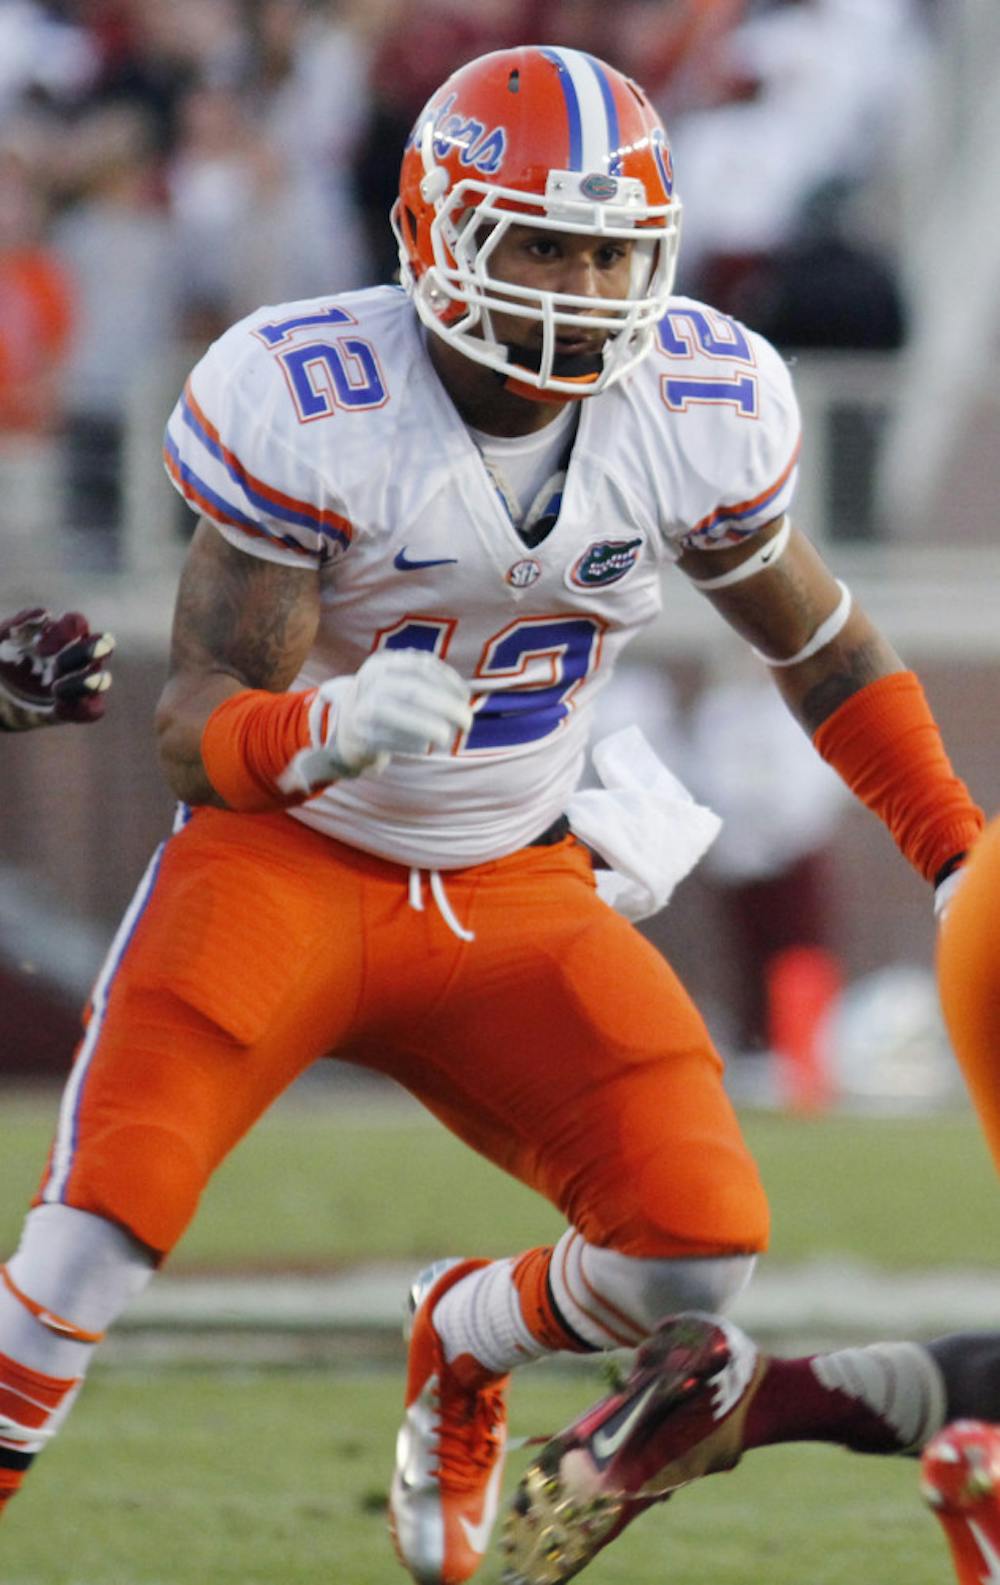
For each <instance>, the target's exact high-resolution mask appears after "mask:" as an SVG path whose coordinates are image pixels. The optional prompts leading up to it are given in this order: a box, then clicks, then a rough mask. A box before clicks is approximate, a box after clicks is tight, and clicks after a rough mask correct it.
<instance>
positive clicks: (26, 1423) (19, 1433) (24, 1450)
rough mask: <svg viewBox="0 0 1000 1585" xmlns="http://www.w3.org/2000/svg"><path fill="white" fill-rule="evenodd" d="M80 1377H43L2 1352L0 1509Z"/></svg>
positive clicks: (0, 1367) (0, 1359)
mask: <svg viewBox="0 0 1000 1585" xmlns="http://www.w3.org/2000/svg"><path fill="white" fill-rule="evenodd" d="M79 1382H80V1378H79V1377H78V1376H69V1377H64V1376H43V1375H42V1373H41V1371H39V1370H32V1369H31V1368H30V1367H29V1366H27V1365H19V1364H18V1362H17V1360H16V1359H8V1358H7V1356H6V1355H5V1354H0V1512H2V1511H3V1509H4V1507H5V1506H6V1504H7V1503H8V1502H9V1501H10V1499H11V1497H13V1495H14V1493H15V1492H16V1491H17V1490H18V1489H19V1487H20V1485H21V1482H22V1481H23V1480H24V1477H25V1475H26V1474H27V1472H28V1470H29V1468H30V1467H31V1463H32V1461H33V1459H34V1457H35V1454H36V1453H37V1452H38V1451H39V1449H40V1447H41V1446H42V1444H43V1442H44V1440H45V1434H46V1432H47V1431H48V1429H49V1427H50V1426H51V1423H52V1420H53V1418H54V1416H55V1414H56V1412H57V1411H58V1410H59V1409H60V1408H61V1407H62V1405H63V1403H64V1402H65V1401H66V1398H67V1397H68V1395H69V1394H70V1393H71V1392H72V1391H73V1390H74V1388H75V1387H77V1386H78V1385H79Z"/></svg>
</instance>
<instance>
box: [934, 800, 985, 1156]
mask: <svg viewBox="0 0 1000 1585" xmlns="http://www.w3.org/2000/svg"><path fill="white" fill-rule="evenodd" d="M937 966H938V985H939V987H940V991H941V1005H942V1008H943V1009H944V1016H945V1022H946V1023H947V1025H948V1033H949V1035H950V1036H951V1043H952V1046H953V1047H954V1050H955V1055H956V1056H957V1057H958V1060H959V1063H960V1065H961V1068H962V1072H963V1073H964V1075H965V1082H966V1084H967V1085H968V1087H969V1092H970V1094H971V1096H972V1100H973V1104H974V1105H975V1107H976V1110H977V1112H978V1113H979V1120H980V1122H981V1123H982V1126H983V1132H984V1133H985V1135H986V1142H987V1144H988V1145H989V1148H990V1151H991V1152H992V1155H993V1160H994V1163H995V1164H996V1168H997V1171H998V1172H1000V817H997V818H995V819H994V820H992V821H991V822H990V824H989V825H988V826H987V827H986V830H985V831H984V832H983V834H982V836H981V837H980V838H979V840H978V841H977V843H976V845H975V847H974V848H973V850H972V854H971V856H970V858H969V862H968V864H967V865H966V867H965V871H964V873H963V875H962V880H961V883H960V885H959V887H958V890H957V891H956V893H955V896H954V898H953V900H952V902H951V905H950V906H949V908H948V912H947V914H946V916H945V918H944V920H943V921H942V923H941V928H940V932H939V935H938V955H937Z"/></svg>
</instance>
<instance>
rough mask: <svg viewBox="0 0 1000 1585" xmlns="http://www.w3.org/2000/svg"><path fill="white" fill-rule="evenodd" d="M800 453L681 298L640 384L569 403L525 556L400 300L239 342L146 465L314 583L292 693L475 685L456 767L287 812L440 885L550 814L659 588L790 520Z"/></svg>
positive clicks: (242, 542)
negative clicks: (385, 683) (691, 555)
mask: <svg viewBox="0 0 1000 1585" xmlns="http://www.w3.org/2000/svg"><path fill="white" fill-rule="evenodd" d="M798 445H799V416H798V409H797V405H796V401H795V396H794V393H793V391H792V386H791V381H790V379H789V375H788V371H787V369H786V368H785V365H784V364H783V363H782V361H781V359H780V358H779V356H778V354H777V353H776V352H775V351H774V349H773V348H772V347H771V346H770V345H769V344H768V343H767V342H766V341H764V340H763V339H762V338H761V337H760V336H757V335H755V334H754V333H753V332H751V331H749V330H746V329H744V327H743V326H741V325H739V324H737V323H736V322H735V321H734V320H732V319H729V318H727V317H726V316H725V315H723V314H720V313H717V312H716V311H714V310H713V309H711V308H706V307H705V306H703V305H702V304H699V303H696V302H692V301H690V300H689V299H687V298H677V299H675V300H674V303H673V306H672V307H671V309H670V311H669V312H668V314H667V315H666V317H665V319H664V320H663V323H662V325H661V327H660V331H659V339H658V344H657V346H656V348H655V350H654V351H653V352H652V353H650V355H649V356H648V357H647V358H646V359H645V361H644V362H643V363H642V364H640V365H639V367H638V368H637V369H635V370H634V371H633V372H632V373H631V374H630V375H629V376H627V377H626V378H625V379H624V380H622V381H620V382H619V383H618V384H616V385H613V386H611V387H610V389H608V390H607V391H604V392H602V393H601V394H600V395H599V396H594V397H591V398H588V399H586V400H584V401H582V402H581V404H580V422H579V428H578V431H577V436H576V440H575V443H574V445H573V449H572V455H571V457H570V460H569V464H568V469H567V473H566V477H565V482H564V483H563V484H562V485H561V486H560V487H559V493H560V495H561V499H557V501H556V503H555V507H556V509H557V510H558V517H557V520H556V523H555V526H554V528H553V529H552V530H551V532H550V533H549V534H548V535H547V537H546V538H544V539H543V540H542V542H541V543H540V544H539V545H537V546H536V547H535V548H533V549H530V550H529V549H527V548H526V546H525V544H524V542H523V541H522V540H521V538H520V537H519V536H518V533H517V530H516V528H515V526H514V524H513V522H512V520H511V516H510V512H509V510H508V508H507V506H506V505H505V504H504V501H503V498H502V496H501V495H500V494H498V492H497V490H496V488H495V486H494V484H493V482H492V480H491V478H490V476H489V474H488V472H487V469H486V467H485V465H484V462H483V458H482V455H481V454H480V452H479V450H478V449H477V447H476V444H475V442H474V440H473V438H472V435H471V434H470V431H469V429H468V428H467V427H466V425H465V424H464V423H463V422H462V420H461V419H460V417H459V416H458V413H457V411H456V409H455V407H454V405H453V404H452V402H451V400H450V398H449V397H448V395H447V393H446V391H445V389H444V387H443V386H442V384H441V382H440V380H439V379H438V376H437V374H436V372H435V370H434V367H433V365H432V363H431V361H430V358H429V357H428V353H427V349H426V345H425V341H424V331H423V328H422V326H421V325H420V323H419V321H418V319H417V316H416V314H415V312H414V310H413V308H412V307H411V305H410V303H409V300H408V299H407V297H406V296H405V294H404V293H403V292H402V291H401V290H400V289H399V288H397V287H391V286H383V287H375V288H372V289H370V290H366V291H361V292H352V293H348V294H346V295H344V296H341V297H329V298H318V299H314V300H310V301H307V302H299V303H290V304H285V305H283V306H282V307H277V308H264V309H261V310H259V311H258V312H256V313H254V314H252V315H250V316H249V317H248V318H247V319H244V320H242V321H241V322H240V323H239V324H237V325H234V326H233V327H232V328H231V329H230V330H228V331H227V332H226V333H225V335H223V336H222V337H221V338H220V339H219V340H218V341H217V342H216V343H215V344H214V345H213V346H212V347H210V348H209V350H208V352H207V353H206V354H205V356H204V357H203V358H202V360H201V362H200V363H199V364H198V365H197V366H196V368H195V369H194V371H193V373H192V374H191V376H190V379H189V380H188V382H187V385H186V387H185V390H184V393H183V395H182V396H181V398H180V400H179V402H178V404H177V406H176V408H175V409H174V412H173V414H172V415H171V418H170V422H169V424H168V426H167V435H166V449H165V457H166V465H167V469H168V472H169V474H170V477H171V478H172V479H173V481H174V483H175V484H176V485H177V487H178V489H179V490H180V491H181V492H182V494H183V495H184V497H185V498H186V500H187V501H188V502H189V503H190V505H191V506H192V507H193V508H194V509H195V510H196V511H197V512H200V513H204V515H205V516H206V517H209V518H210V519H211V520H212V521H213V522H214V523H215V524H216V525H217V527H218V528H219V531H220V532H221V533H222V534H223V535H224V536H225V537H226V539H227V540H229V541H231V542H232V543H233V544H235V545H238V546H240V547H241V548H242V549H244V550H246V551H247V552H248V553H249V554H251V555H255V556H262V557H265V558H266V559H269V560H272V561H280V562H285V563H287V564H288V565H290V566H298V567H305V568H310V567H311V568H315V569H316V572H317V575H318V577H319V579H320V583H321V601H322V615H321V621H320V626H319V632H318V635H317V639H316V643H315V646H314V648H313V650H312V652H311V654H310V656H309V658H308V661H307V662H306V665H305V666H304V667H303V669H302V672H301V674H300V675H299V677H298V678H297V679H296V681H295V683H294V684H293V687H295V688H308V687H311V686H313V685H315V684H317V683H320V682H322V681H323V680H324V679H326V678H328V677H331V676H338V675H342V674H344V673H348V672H354V671H356V670H357V668H358V667H359V666H360V665H361V663H362V661H363V660H364V659H365V657H366V656H368V655H370V654H371V653H372V652H373V651H374V650H376V649H379V648H382V647H399V648H410V649H424V650H429V651H432V652H433V653H435V654H437V655H440V656H441V657H442V658H443V659H445V660H447V661H448V662H449V663H450V664H451V665H452V666H454V667H455V669H456V670H457V671H458V672H459V673H460V674H461V676H462V677H464V678H466V679H467V680H468V682H469V684H470V686H471V688H472V690H473V704H474V712H475V714H474V720H473V725H472V727H471V729H470V730H469V731H468V732H466V733H464V734H461V735H460V736H458V737H457V738H456V740H455V742H454V743H453V744H452V745H451V746H450V748H449V749H447V750H444V751H437V750H435V751H433V752H431V753H429V754H426V755H422V756H409V755H396V756H394V757H393V759H392V760H391V762H390V764H389V765H388V767H387V769H386V770H385V771H384V772H383V774H382V775H381V776H371V775H365V776H361V777H359V778H357V779H356V780H344V781H341V782H338V783H336V784H335V785H334V786H332V787H330V788H328V789H327V790H326V791H325V792H323V793H321V794H319V795H318V796H317V797H315V798H313V799H311V800H310V801H309V802H308V803H307V804H305V805H304V806H303V807H301V808H299V809H297V810H295V811H294V814H295V816H296V818H298V819H300V820H303V821H304V822H305V823H306V824H308V825H310V826H313V827H315V828H316V829H318V830H320V831H323V832H326V833H328V834H329V835H330V836H334V837H337V838H338V839H339V840H341V841H343V842H347V843H350V844H352V845H353V846H355V847H358V848H362V849H364V850H365V851H367V852H371V853H377V854H380V855H382V856H384V857H386V858H390V859H395V860H398V861H399V862H401V863H404V864H410V865H420V866H424V867H428V868H436V869H449V868H458V867H461V866H464V865H468V864H479V863H483V862H486V861H488V860H490V859H495V858H499V857H501V856H502V855H504V854H506V853H511V852H513V851H514V850H515V849H517V848H519V847H522V846H524V845H525V844H526V843H528V842H530V841H531V840H532V839H533V838H534V837H536V836H538V835H539V834H540V833H541V832H542V831H543V830H545V828H546V827H547V826H549V825H550V824H551V823H552V821H553V820H555V819H556V817H557V816H558V815H560V814H561V813H562V812H563V810H564V809H565V807H566V802H567V799H568V798H569V795H570V793H571V791H572V790H573V788H574V787H575V785H576V782H577V780H578V777H579V775H580V771H581V768H582V763H583V757H584V753H585V749H586V743H587V737H588V720H587V717H588V715H589V713H590V712H589V706H590V703H591V701H592V700H593V698H594V697H595V695H596V693H597V692H598V690H599V689H600V687H601V686H602V685H603V684H604V682H606V680H607V678H608V676H609V675H610V672H611V668H612V667H613V665H614V663H615V661H616V659H617V657H618V655H619V654H620V653H621V651H622V649H623V648H624V646H625V645H626V644H627V642H628V640H629V639H630V638H631V637H632V635H633V634H634V633H635V632H637V631H638V629H639V628H640V627H642V626H643V625H644V624H645V623H647V622H649V621H650V620H651V619H652V618H653V617H654V616H656V615H657V614H658V612H659V610H660V603H661V591H660V583H661V578H660V574H661V571H662V568H663V566H664V564H665V563H666V562H669V561H672V560H674V559H676V557H677V555H678V554H679V553H680V551H681V550H682V549H683V548H684V547H685V546H702V547H704V546H709V547H710V546H712V545H721V544H731V543H733V542H734V541H735V540H738V539H740V538H742V537H743V536H745V535H747V534H752V533H753V532H755V530H757V529H758V528H760V527H761V526H762V525H763V524H765V523H767V522H769V521H770V520H771V519H773V518H776V517H778V516H780V515H781V514H782V513H783V512H784V511H786V510H787V508H788V505H789V502H790V500H791V495H792V491H793V488H794V483H795V472H796V457H797V453H798Z"/></svg>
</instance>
